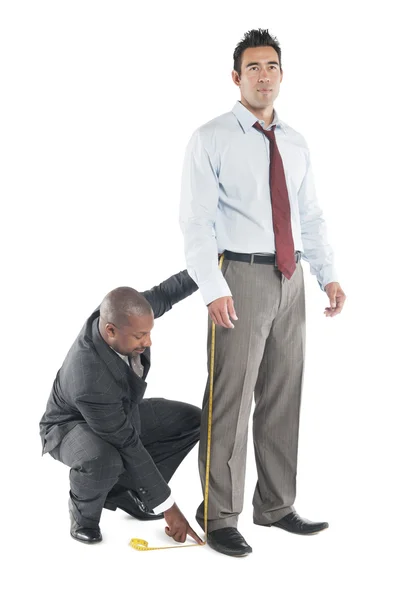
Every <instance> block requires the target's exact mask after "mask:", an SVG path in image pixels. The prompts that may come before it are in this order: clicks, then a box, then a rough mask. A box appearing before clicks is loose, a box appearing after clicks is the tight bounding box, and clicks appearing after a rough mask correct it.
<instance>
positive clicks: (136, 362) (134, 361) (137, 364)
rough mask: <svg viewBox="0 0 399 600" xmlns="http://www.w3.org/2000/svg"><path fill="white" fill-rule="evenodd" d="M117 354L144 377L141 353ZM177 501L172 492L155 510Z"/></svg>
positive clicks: (164, 508) (162, 508) (162, 510)
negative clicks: (130, 356) (133, 355)
mask: <svg viewBox="0 0 399 600" xmlns="http://www.w3.org/2000/svg"><path fill="white" fill-rule="evenodd" d="M114 352H116V350H114ZM116 354H117V355H118V356H120V358H121V359H122V360H123V361H124V362H125V363H126V364H127V365H129V367H130V368H132V369H133V371H134V372H135V373H136V375H137V376H138V377H142V376H143V371H144V367H143V365H142V364H141V359H140V355H139V354H137V356H135V357H132V358H131V359H130V360H129V358H128V357H127V356H125V355H124V354H119V352H116ZM174 503H175V501H174V499H173V496H172V495H171V494H170V495H169V496H168V497H167V498H166V500H164V501H163V502H162V503H161V504H159V505H158V506H155V507H154V508H153V512H154V514H156V515H159V514H160V513H162V512H165V510H168V508H172V506H173V505H174Z"/></svg>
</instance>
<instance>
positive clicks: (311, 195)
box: [298, 147, 338, 290]
mask: <svg viewBox="0 0 399 600" xmlns="http://www.w3.org/2000/svg"><path fill="white" fill-rule="evenodd" d="M306 162H307V166H306V172H305V176H304V178H303V181H302V184H301V187H300V189H299V193H298V202H299V215H300V221H301V237H302V244H303V250H304V253H303V258H304V259H305V260H306V261H308V262H309V265H310V272H311V273H312V275H316V277H317V280H318V282H319V285H320V287H321V289H322V290H324V288H325V286H326V285H327V283H331V282H332V281H338V279H337V273H336V270H335V267H334V253H333V249H332V248H331V246H330V244H329V243H328V240H327V230H326V224H325V221H324V218H323V213H322V211H321V209H320V206H319V204H318V200H317V195H316V190H315V185H314V179H313V172H312V166H311V163H310V156H309V150H308V148H307V147H306Z"/></svg>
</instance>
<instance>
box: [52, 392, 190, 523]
mask: <svg viewBox="0 0 399 600" xmlns="http://www.w3.org/2000/svg"><path fill="white" fill-rule="evenodd" d="M139 412H140V419H141V434H140V439H141V441H142V443H143V445H144V447H145V448H146V450H147V451H148V453H149V455H150V457H149V460H148V470H149V473H150V470H151V469H154V468H157V469H158V470H159V471H160V473H161V475H162V476H163V478H164V479H165V481H166V482H168V481H169V480H170V479H171V477H172V475H173V474H174V472H175V471H176V469H177V467H178V466H179V464H180V463H181V462H182V460H183V459H184V458H185V456H186V455H187V454H188V453H189V452H190V450H191V449H192V448H193V446H195V444H196V442H197V441H198V440H199V431H200V420H201V410H200V409H199V408H198V407H196V406H193V405H191V404H186V403H184V402H177V401H173V400H165V399H163V398H151V399H146V400H144V401H143V402H142V403H141V404H139ZM49 454H50V455H51V456H52V457H53V458H55V459H56V460H59V461H61V462H62V463H64V464H65V465H68V466H69V467H70V475H69V479H70V487H71V491H70V497H71V500H72V509H73V513H74V517H75V519H76V521H77V522H78V523H79V524H80V525H81V526H82V527H94V526H96V525H98V523H99V521H100V517H101V511H102V509H103V506H104V503H105V500H106V498H107V495H108V494H109V493H110V492H111V494H112V491H113V490H118V491H120V490H121V489H123V488H125V489H131V490H133V491H135V490H136V491H137V486H136V484H135V481H134V480H132V479H131V478H130V477H129V474H128V473H127V472H126V470H125V468H124V465H123V462H122V459H121V455H120V453H119V452H118V450H117V448H115V447H114V446H112V445H111V444H109V443H108V442H105V441H104V440H103V439H101V438H100V437H99V436H98V435H96V434H95V433H93V431H92V430H91V429H90V427H89V426H88V425H87V424H85V423H79V424H77V425H76V426H75V427H74V428H73V429H72V430H71V431H69V432H68V433H67V434H66V436H65V437H64V438H63V440H62V441H61V443H60V444H59V445H58V446H57V447H56V448H54V450H52V451H50V453H49Z"/></svg>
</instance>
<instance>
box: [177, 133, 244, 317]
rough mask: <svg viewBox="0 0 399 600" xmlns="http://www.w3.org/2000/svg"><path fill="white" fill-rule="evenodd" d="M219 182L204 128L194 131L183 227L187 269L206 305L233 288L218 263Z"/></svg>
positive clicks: (183, 196) (183, 201) (184, 190)
mask: <svg viewBox="0 0 399 600" xmlns="http://www.w3.org/2000/svg"><path fill="white" fill-rule="evenodd" d="M218 200H219V181H218V175H217V168H216V164H215V160H214V159H213V158H212V157H211V155H210V152H209V150H208V149H207V148H206V147H205V145H204V141H203V139H202V135H201V132H200V130H197V131H196V132H194V134H193V136H192V137H191V140H190V142H189V144H188V146H187V149H186V154H185V157H184V163H183V175H182V185H181V202H180V227H181V230H182V232H183V236H184V248H185V255H186V262H187V271H188V273H189V275H190V277H192V279H193V280H194V281H195V283H196V284H197V285H198V287H199V289H200V292H201V295H202V297H203V300H204V302H205V304H207V305H208V304H209V303H210V302H212V301H213V300H216V299H217V298H221V297H222V296H231V295H232V294H231V291H230V288H229V286H228V285H227V282H226V280H225V279H224V277H223V275H222V272H221V271H220V269H219V266H218V247H217V242H216V235H215V222H216V213H217V209H218Z"/></svg>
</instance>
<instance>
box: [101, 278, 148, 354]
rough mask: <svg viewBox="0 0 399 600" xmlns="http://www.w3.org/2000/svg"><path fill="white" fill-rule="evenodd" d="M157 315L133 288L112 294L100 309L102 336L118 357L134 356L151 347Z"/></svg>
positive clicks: (118, 290)
mask: <svg viewBox="0 0 399 600" xmlns="http://www.w3.org/2000/svg"><path fill="white" fill-rule="evenodd" d="M153 326H154V314H153V312H152V308H151V305H150V303H149V302H148V301H147V300H146V299H145V298H144V296H143V295H142V294H140V293H139V292H138V291H137V290H135V289H133V288H131V287H118V288H115V289H114V290H112V291H111V292H109V293H108V294H107V295H106V296H105V298H104V300H103V301H102V302H101V306H100V325H99V328H100V333H101V335H102V337H103V339H104V341H105V342H106V343H107V344H108V345H109V346H111V348H113V349H114V350H115V351H116V352H119V354H124V355H126V356H134V355H137V354H141V353H142V352H144V350H145V349H146V348H148V347H149V346H151V338H150V332H151V330H152V328H153Z"/></svg>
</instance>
